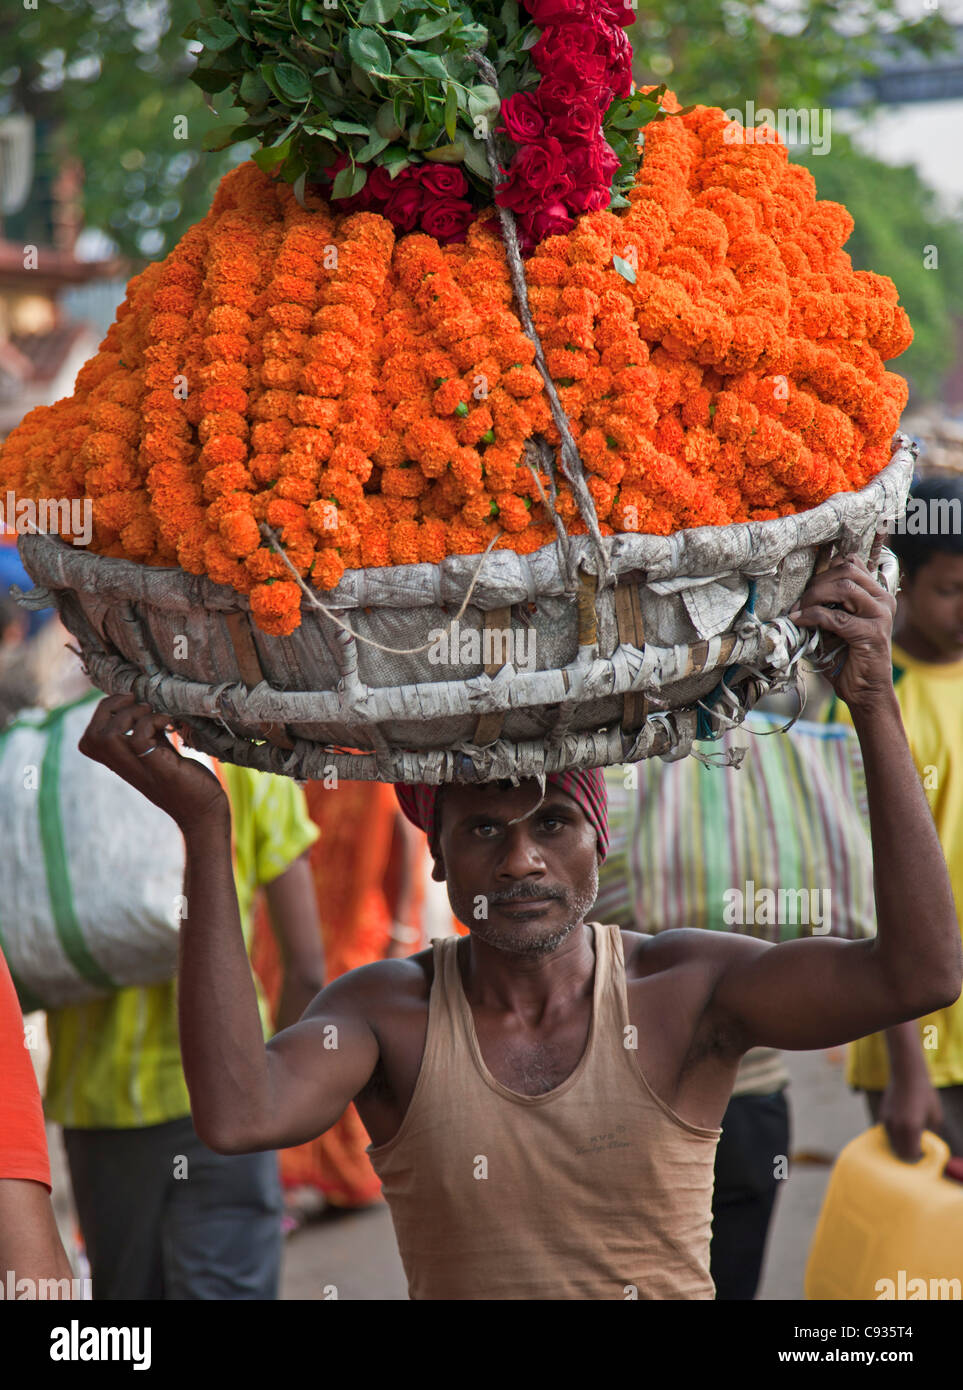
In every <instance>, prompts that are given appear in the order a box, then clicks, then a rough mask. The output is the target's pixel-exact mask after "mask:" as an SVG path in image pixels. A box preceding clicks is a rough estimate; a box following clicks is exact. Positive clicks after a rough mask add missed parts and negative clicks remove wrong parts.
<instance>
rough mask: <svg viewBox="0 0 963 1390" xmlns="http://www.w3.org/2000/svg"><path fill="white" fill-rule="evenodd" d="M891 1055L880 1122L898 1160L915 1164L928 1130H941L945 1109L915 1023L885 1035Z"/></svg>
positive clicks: (887, 1032) (890, 1029)
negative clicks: (931, 1078)
mask: <svg viewBox="0 0 963 1390" xmlns="http://www.w3.org/2000/svg"><path fill="white" fill-rule="evenodd" d="M884 1036H885V1038H886V1050H887V1052H888V1053H889V1085H888V1086H887V1087H886V1090H885V1091H884V1092H883V1099H882V1102H881V1105H880V1111H879V1120H880V1123H881V1124H883V1125H885V1127H886V1134H887V1136H888V1138H889V1142H890V1144H891V1146H892V1149H893V1152H894V1153H895V1154H896V1156H897V1158H901V1159H903V1160H904V1162H907V1163H914V1162H915V1161H916V1160H917V1159H918V1158H920V1157H921V1149H920V1136H921V1134H922V1132H923V1130H924V1129H933V1130H936V1129H939V1126H940V1124H941V1123H942V1119H943V1107H942V1105H941V1104H940V1097H939V1092H938V1091H937V1090H936V1087H935V1086H934V1085H933V1083H932V1081H931V1080H930V1074H929V1069H928V1067H927V1065H926V1059H925V1057H924V1056H923V1045H922V1043H921V1042H920V1034H919V1027H918V1026H917V1024H916V1022H915V1020H911V1021H910V1022H908V1023H897V1024H896V1025H895V1026H894V1027H892V1028H887V1029H886V1032H885V1034H884Z"/></svg>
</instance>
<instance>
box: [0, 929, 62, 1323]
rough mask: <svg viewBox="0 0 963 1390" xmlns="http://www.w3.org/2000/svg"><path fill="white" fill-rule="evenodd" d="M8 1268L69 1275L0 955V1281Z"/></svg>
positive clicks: (26, 1273) (24, 1275)
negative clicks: (51, 1200) (51, 1202)
mask: <svg viewBox="0 0 963 1390" xmlns="http://www.w3.org/2000/svg"><path fill="white" fill-rule="evenodd" d="M8 1272H9V1273H10V1274H11V1275H12V1276H13V1280H14V1284H16V1281H17V1280H19V1279H31V1280H34V1281H36V1280H38V1279H45V1280H49V1279H70V1278H71V1274H72V1271H71V1268H70V1262H69V1260H68V1259H67V1254H66V1251H65V1250H64V1247H63V1244H62V1243H61V1240H60V1235H59V1233H58V1231H57V1223H56V1221H55V1220H54V1214H53V1208H52V1206H51V1204H50V1159H49V1156H48V1154H47V1136H46V1133H45V1131H44V1122H43V1107H42V1105H41V1103H40V1088H39V1087H38V1085H37V1078H36V1075H35V1073H34V1069H33V1062H32V1061H31V1059H30V1054H29V1052H28V1051H27V1049H26V1047H25V1046H24V1034H23V1014H22V1013H21V1012H20V1001H19V1000H18V998H17V992H16V990H15V988H14V984H13V980H12V979H11V976H10V971H9V969H8V967H7V963H6V961H5V960H4V958H3V956H2V955H0V1281H4V1282H5V1281H6V1279H7V1275H8ZM34 1295H35V1296H36V1290H34Z"/></svg>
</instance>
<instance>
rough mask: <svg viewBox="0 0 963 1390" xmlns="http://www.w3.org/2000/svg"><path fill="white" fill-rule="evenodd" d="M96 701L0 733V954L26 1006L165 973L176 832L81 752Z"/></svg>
mask: <svg viewBox="0 0 963 1390" xmlns="http://www.w3.org/2000/svg"><path fill="white" fill-rule="evenodd" d="M99 698H101V693H100V692H99V691H94V692H92V693H91V694H90V695H89V696H85V697H84V698H83V699H82V700H79V701H75V702H74V703H73V704H70V705H62V706H60V708H59V709H56V710H54V711H52V712H48V711H45V710H28V711H25V712H24V713H23V714H22V715H20V716H19V717H18V718H17V719H16V720H15V721H14V722H13V723H12V724H10V725H9V726H8V727H7V728H6V729H5V730H4V731H3V732H2V733H0V844H2V845H3V875H2V884H3V892H2V895H0V949H2V951H3V953H4V955H5V957H6V960H7V964H8V965H9V967H10V973H11V975H12V976H13V979H14V983H15V984H16V986H17V991H18V993H19V995H20V1002H21V1005H22V1007H23V1009H24V1010H25V1011H27V1010H30V1009H36V1008H57V1007H59V1006H61V1005H64V1004H80V1003H84V1002H85V1001H87V1000H89V999H96V998H98V997H103V996H105V995H108V994H111V993H113V991H114V990H117V989H122V988H124V987H125V986H128V985H150V984H157V983H158V982H159V981H162V980H169V979H171V978H172V977H173V976H174V974H175V971H176V966H177V933H178V927H179V925H180V920H181V917H182V916H183V906H184V903H183V898H182V896H181V895H182V894H183V891H184V888H183V883H184V858H185V855H184V841H183V837H182V835H181V832H180V831H179V830H178V828H177V826H176V825H175V824H174V822H173V821H172V820H171V819H170V817H169V816H167V815H165V813H164V812H163V811H160V810H158V809H157V807H156V806H154V805H153V804H152V803H151V802H150V801H148V800H147V798H146V797H144V796H142V795H141V794H140V792H138V791H135V789H134V788H133V787H131V786H129V785H128V784H127V783H126V782H125V781H123V780H122V778H120V777H118V776H117V775H116V773H114V772H111V771H110V770H109V769H108V768H106V767H104V766H103V765H102V764H101V763H96V762H94V761H93V760H92V759H90V758H88V757H85V755H84V754H83V753H81V752H80V750H79V748H78V746H77V745H78V743H79V742H80V739H81V737H82V735H83V733H84V730H85V729H86V727H87V725H88V723H89V722H90V716H91V714H92V713H93V710H94V705H95V702H96V700H97V699H99ZM185 751H187V750H185ZM193 756H198V757H200V758H201V760H202V761H204V762H205V763H207V765H208V766H210V762H209V760H208V759H206V758H204V757H203V755H202V754H194V755H193Z"/></svg>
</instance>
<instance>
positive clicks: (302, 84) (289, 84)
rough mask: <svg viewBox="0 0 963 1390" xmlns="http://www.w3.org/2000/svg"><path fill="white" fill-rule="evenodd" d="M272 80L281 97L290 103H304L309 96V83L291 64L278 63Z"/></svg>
mask: <svg viewBox="0 0 963 1390" xmlns="http://www.w3.org/2000/svg"><path fill="white" fill-rule="evenodd" d="M274 80H275V82H276V83H277V86H278V88H279V89H280V92H281V95H282V96H284V97H287V98H288V99H289V100H290V101H305V100H306V99H307V98H308V97H309V96H310V95H311V83H310V81H309V80H308V78H307V76H306V75H305V74H304V73H303V72H302V71H301V69H300V68H296V67H295V66H294V64H293V63H278V65H277V67H276V68H275V69H274Z"/></svg>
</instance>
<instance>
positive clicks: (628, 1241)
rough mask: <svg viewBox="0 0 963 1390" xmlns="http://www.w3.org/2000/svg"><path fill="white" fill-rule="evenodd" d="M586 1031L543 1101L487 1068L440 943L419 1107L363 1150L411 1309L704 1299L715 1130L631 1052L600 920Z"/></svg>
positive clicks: (610, 936)
mask: <svg viewBox="0 0 963 1390" xmlns="http://www.w3.org/2000/svg"><path fill="white" fill-rule="evenodd" d="M591 926H592V930H593V933H594V938H595V982H594V992H593V1010H592V1023H591V1026H590V1030H589V1036H588V1042H587V1044H586V1048H585V1051H584V1053H583V1054H582V1058H581V1060H580V1062H579V1063H578V1065H577V1066H576V1068H575V1070H574V1071H573V1072H572V1074H571V1075H570V1076H569V1077H567V1079H566V1080H565V1081H563V1082H562V1084H561V1085H560V1086H556V1087H555V1089H554V1090H552V1091H547V1092H545V1093H544V1094H542V1095H537V1096H526V1095H520V1094H519V1093H518V1092H516V1091H510V1090H509V1089H508V1088H507V1087H506V1086H503V1085H502V1084H501V1083H500V1082H499V1081H497V1080H496V1079H495V1077H494V1076H493V1075H492V1074H491V1072H490V1071H489V1070H488V1068H487V1066H486V1065H485V1062H484V1060H483V1058H482V1055H481V1050H480V1048H479V1045H478V1038H477V1035H476V1033H475V1024H474V1020H473V1018H472V1014H471V1009H470V1008H469V1005H468V1001H467V999H466V998H465V993H464V989H463V988H462V983H461V974H460V972H459V969H458V961H457V957H456V954H455V952H456V948H457V945H458V938H457V937H448V938H446V939H444V940H437V941H433V942H432V946H433V948H434V955H435V976H434V980H433V983H432V987H431V995H430V998H429V1003H428V1035H427V1039H426V1042H425V1053H424V1057H423V1059H422V1063H421V1070H420V1071H419V1074H418V1081H417V1083H416V1085H415V1090H414V1094H413V1095H412V1098H411V1104H410V1105H409V1107H408V1111H407V1114H406V1115H405V1118H404V1120H403V1121H402V1125H401V1128H400V1129H399V1130H398V1133H397V1134H396V1135H395V1136H394V1138H393V1139H391V1140H389V1141H388V1143H387V1144H382V1145H380V1146H379V1147H377V1148H375V1147H371V1148H369V1150H368V1153H369V1154H370V1156H371V1162H372V1164H373V1165H374V1168H375V1171H376V1173H377V1174H378V1176H379V1178H380V1179H381V1182H382V1185H383V1189H384V1195H385V1197H386V1199H387V1201H388V1204H389V1206H390V1208H391V1216H392V1220H393V1221H394V1227H395V1234H396V1236H397V1239H398V1248H399V1250H400V1252H401V1259H402V1262H403V1264H404V1267H405V1273H406V1274H407V1276H408V1291H409V1293H410V1295H411V1297H412V1298H413V1299H524V1300H528V1299H570V1298H572V1299H608V1298H613V1299H630V1298H644V1299H669V1298H679V1299H711V1298H713V1297H714V1295H715V1290H714V1288H713V1284H712V1280H711V1278H710V1277H709V1236H710V1222H711V1203H712V1182H713V1165H714V1161H715V1151H716V1145H717V1143H718V1139H719V1135H720V1134H721V1132H722V1131H721V1130H720V1129H703V1128H700V1127H699V1126H698V1125H692V1124H689V1123H688V1122H687V1121H685V1120H683V1119H681V1118H680V1117H679V1116H678V1115H676V1113H675V1112H674V1111H673V1110H671V1109H670V1108H669V1106H668V1105H666V1104H665V1102H664V1101H662V1100H660V1099H659V1097H658V1096H656V1095H655V1094H654V1093H653V1091H652V1090H651V1089H650V1087H649V1085H648V1083H647V1082H646V1080H645V1078H644V1077H643V1075H642V1073H641V1072H640V1070H639V1063H638V1059H637V1053H636V1051H635V1050H633V1048H632V1047H631V1046H626V1042H628V1043H629V1044H631V1041H632V1030H631V1029H630V1027H629V1019H628V1006H627V1001H626V992H625V962H624V958H623V954H622V934H621V932H620V930H619V928H618V927H615V926H599V925H598V924H596V923H592V924H591Z"/></svg>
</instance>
